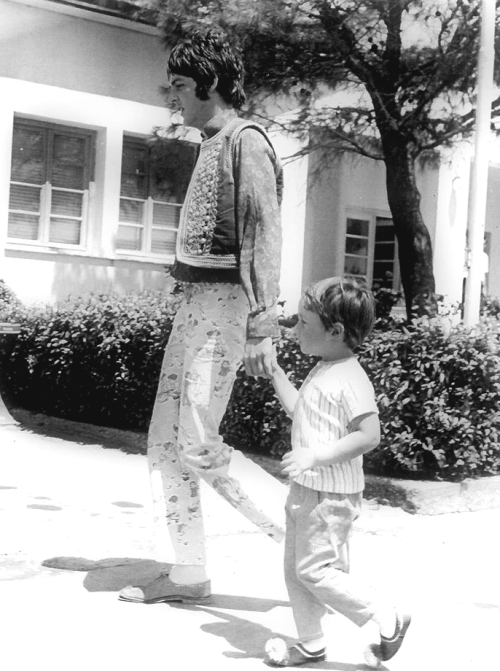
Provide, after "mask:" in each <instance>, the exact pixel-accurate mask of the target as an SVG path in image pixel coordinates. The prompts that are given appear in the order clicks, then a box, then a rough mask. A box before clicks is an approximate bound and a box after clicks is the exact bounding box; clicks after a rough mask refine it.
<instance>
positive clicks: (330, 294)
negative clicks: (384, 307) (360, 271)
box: [303, 277, 375, 350]
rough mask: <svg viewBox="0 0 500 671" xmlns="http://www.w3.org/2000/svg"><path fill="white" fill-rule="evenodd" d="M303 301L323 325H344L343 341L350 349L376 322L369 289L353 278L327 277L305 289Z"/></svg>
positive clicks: (360, 342)
mask: <svg viewBox="0 0 500 671" xmlns="http://www.w3.org/2000/svg"><path fill="white" fill-rule="evenodd" d="M303 305H304V308H305V309H306V310H311V311H312V312H316V314H318V315H319V317H320V319H321V321H322V323H323V326H324V327H325V328H326V329H331V328H332V326H334V324H342V326H343V327H344V341H345V343H346V345H347V346H348V347H349V349H351V350H355V349H356V348H357V347H359V346H360V345H361V344H362V343H363V341H364V339H365V338H366V336H367V335H368V334H369V333H370V331H371V330H372V328H373V324H374V323H375V300H374V298H373V296H372V293H371V291H369V290H368V289H365V288H364V287H362V286H360V285H359V284H358V283H357V282H356V281H354V280H342V279H341V278H340V277H330V278H328V279H326V280H321V281H320V282H316V283H314V284H311V285H310V286H309V287H307V289H306V290H305V291H304V295H303Z"/></svg>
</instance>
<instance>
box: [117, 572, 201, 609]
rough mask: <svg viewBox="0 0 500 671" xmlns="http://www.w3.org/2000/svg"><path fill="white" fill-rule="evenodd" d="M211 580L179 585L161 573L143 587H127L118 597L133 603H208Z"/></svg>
mask: <svg viewBox="0 0 500 671" xmlns="http://www.w3.org/2000/svg"><path fill="white" fill-rule="evenodd" d="M210 597H211V591H210V580H205V582H198V583H195V584H194V585H178V584H176V583H174V582H172V581H171V580H170V578H169V577H168V576H167V575H161V576H159V577H158V578H156V580H153V582H151V583H149V585H145V586H143V587H125V588H124V589H122V590H121V592H120V594H119V596H118V598H119V599H120V601H130V602H132V603H163V602H168V601H176V602H178V603H207V602H208V601H210Z"/></svg>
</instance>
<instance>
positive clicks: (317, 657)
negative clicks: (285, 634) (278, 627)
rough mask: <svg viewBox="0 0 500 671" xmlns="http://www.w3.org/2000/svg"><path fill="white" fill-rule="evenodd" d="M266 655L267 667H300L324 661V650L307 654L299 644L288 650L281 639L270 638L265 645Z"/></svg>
mask: <svg viewBox="0 0 500 671" xmlns="http://www.w3.org/2000/svg"><path fill="white" fill-rule="evenodd" d="M266 654H267V659H266V660H265V661H266V664H268V665H269V666H301V664H311V663H314V662H323V661H324V660H325V659H326V648H321V650H318V651H317V652H309V651H308V650H306V649H305V648H304V646H303V645H302V644H301V643H296V644H295V645H293V646H292V647H290V648H289V647H287V644H286V643H285V641H284V640H283V639H282V638H271V639H269V641H268V642H267V643H266Z"/></svg>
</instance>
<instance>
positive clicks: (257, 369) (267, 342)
mask: <svg viewBox="0 0 500 671" xmlns="http://www.w3.org/2000/svg"><path fill="white" fill-rule="evenodd" d="M273 358H274V350H273V341H272V339H271V338H248V340H247V341H246V343H245V353H244V355H243V363H244V364H245V371H246V374H247V375H251V376H253V377H267V378H271V377H272V376H273V368H274V367H273Z"/></svg>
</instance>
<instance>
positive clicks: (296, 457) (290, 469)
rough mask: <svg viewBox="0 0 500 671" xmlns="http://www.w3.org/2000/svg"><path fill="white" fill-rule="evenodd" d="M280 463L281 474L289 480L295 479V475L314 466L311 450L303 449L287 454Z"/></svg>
mask: <svg viewBox="0 0 500 671" xmlns="http://www.w3.org/2000/svg"><path fill="white" fill-rule="evenodd" d="M281 463H282V464H283V473H286V474H287V475H289V476H290V477H291V478H295V477H297V475H300V474H301V473H303V472H304V471H308V470H310V469H311V468H314V467H315V466H316V462H315V458H314V452H313V450H309V449H305V448H303V447H300V448H298V449H297V450H292V451H291V452H287V453H286V454H285V455H284V457H283V459H282V460H281Z"/></svg>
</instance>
